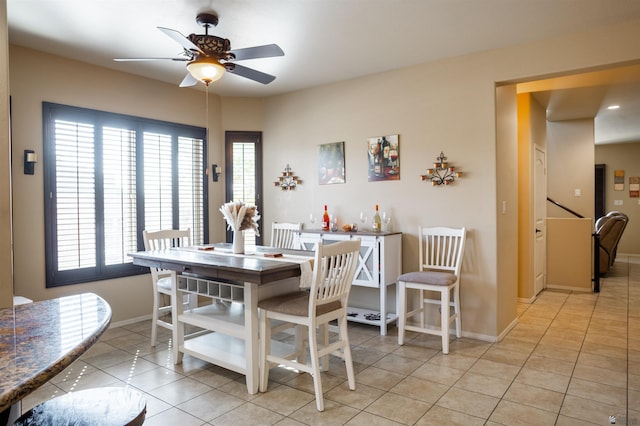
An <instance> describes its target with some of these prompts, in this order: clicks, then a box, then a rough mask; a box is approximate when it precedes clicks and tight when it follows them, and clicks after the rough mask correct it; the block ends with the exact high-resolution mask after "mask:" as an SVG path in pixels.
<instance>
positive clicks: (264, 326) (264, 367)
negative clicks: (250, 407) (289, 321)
mask: <svg viewBox="0 0 640 426" xmlns="http://www.w3.org/2000/svg"><path fill="white" fill-rule="evenodd" d="M266 316H267V315H266V313H265V312H264V311H263V312H261V313H260V330H259V336H260V339H259V341H260V364H259V365H260V368H259V370H260V385H259V390H260V392H265V391H266V390H267V387H268V386H269V366H270V365H269V361H268V360H267V356H268V355H269V354H270V352H271V320H270V319H268V318H267V317H266Z"/></svg>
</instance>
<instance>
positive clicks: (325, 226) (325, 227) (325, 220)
mask: <svg viewBox="0 0 640 426" xmlns="http://www.w3.org/2000/svg"><path fill="white" fill-rule="evenodd" d="M329 222H330V220H329V211H328V210H327V205H326V204H325V205H324V214H323V215H322V230H323V231H328V230H329V229H330V226H329Z"/></svg>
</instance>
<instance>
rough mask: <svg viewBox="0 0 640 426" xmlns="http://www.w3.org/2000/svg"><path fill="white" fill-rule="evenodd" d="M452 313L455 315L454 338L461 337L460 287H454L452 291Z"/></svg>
mask: <svg viewBox="0 0 640 426" xmlns="http://www.w3.org/2000/svg"><path fill="white" fill-rule="evenodd" d="M453 311H454V313H455V315H456V337H457V338H458V339H459V338H461V337H462V327H461V324H462V318H460V286H459V285H456V286H455V287H454V289H453Z"/></svg>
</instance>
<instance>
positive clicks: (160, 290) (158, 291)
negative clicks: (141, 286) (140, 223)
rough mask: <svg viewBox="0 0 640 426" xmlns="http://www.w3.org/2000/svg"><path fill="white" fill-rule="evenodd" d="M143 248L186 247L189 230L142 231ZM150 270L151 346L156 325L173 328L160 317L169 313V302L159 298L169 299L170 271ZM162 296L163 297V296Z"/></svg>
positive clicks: (185, 300) (156, 332) (189, 235)
mask: <svg viewBox="0 0 640 426" xmlns="http://www.w3.org/2000/svg"><path fill="white" fill-rule="evenodd" d="M142 239H143V240H144V249H145V250H147V251H148V250H166V249H169V248H172V247H188V246H190V245H191V230H190V229H186V230H176V229H167V230H161V231H154V232H149V231H146V230H144V231H142ZM149 269H150V270H151V281H152V283H153V314H152V317H151V346H155V345H156V340H157V335H158V326H160V327H164V328H166V329H168V330H173V324H172V323H170V322H168V321H165V320H163V319H161V318H160V316H161V315H165V314H167V313H168V314H169V315H170V314H171V303H167V302H166V300H164V301H161V298H163V299H167V300H171V287H172V286H173V285H175V283H173V282H172V277H171V271H167V270H164V269H158V268H149ZM163 296H164V297H163ZM184 303H185V305H188V304H189V303H190V299H189V296H185V298H184Z"/></svg>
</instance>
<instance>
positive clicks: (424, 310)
mask: <svg viewBox="0 0 640 426" xmlns="http://www.w3.org/2000/svg"><path fill="white" fill-rule="evenodd" d="M419 291H420V299H419V300H420V328H424V325H425V324H426V323H427V318H426V316H427V308H426V306H425V304H424V290H419Z"/></svg>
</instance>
